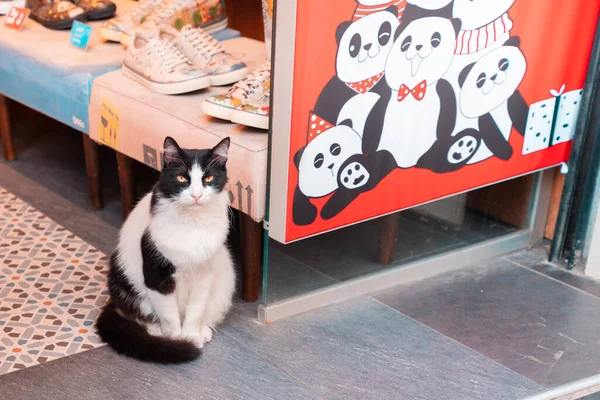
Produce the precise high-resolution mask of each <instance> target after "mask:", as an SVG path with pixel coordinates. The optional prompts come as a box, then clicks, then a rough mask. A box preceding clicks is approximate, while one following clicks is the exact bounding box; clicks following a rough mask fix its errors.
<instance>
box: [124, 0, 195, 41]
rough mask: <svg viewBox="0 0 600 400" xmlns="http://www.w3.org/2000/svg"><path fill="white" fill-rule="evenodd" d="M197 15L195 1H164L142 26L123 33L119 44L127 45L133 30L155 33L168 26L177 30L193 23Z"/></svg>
mask: <svg viewBox="0 0 600 400" xmlns="http://www.w3.org/2000/svg"><path fill="white" fill-rule="evenodd" d="M197 13H198V5H197V4H196V0H164V1H163V2H161V3H160V5H159V7H158V8H156V9H155V10H154V11H152V13H150V15H148V17H147V18H146V19H145V20H144V22H143V23H142V24H140V25H139V26H138V27H136V28H134V29H133V30H129V31H126V32H124V34H123V35H122V36H121V43H122V44H124V45H125V46H128V45H129V40H130V38H131V35H132V33H133V31H134V30H140V29H141V30H145V31H147V32H153V33H154V32H156V28H158V27H159V26H160V25H170V26H173V27H175V28H177V30H179V29H181V28H183V26H184V25H187V24H191V23H193V22H194V14H197Z"/></svg>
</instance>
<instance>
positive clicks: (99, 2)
mask: <svg viewBox="0 0 600 400" xmlns="http://www.w3.org/2000/svg"><path fill="white" fill-rule="evenodd" d="M73 3H74V4H75V5H76V6H77V7H81V8H83V10H84V11H85V16H86V17H87V19H88V21H97V20H100V19H106V18H111V17H112V16H113V15H115V12H116V11H117V5H116V4H115V3H113V2H112V1H110V0H73Z"/></svg>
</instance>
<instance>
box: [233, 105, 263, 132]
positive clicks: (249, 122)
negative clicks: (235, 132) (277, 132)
mask: <svg viewBox="0 0 600 400" xmlns="http://www.w3.org/2000/svg"><path fill="white" fill-rule="evenodd" d="M231 122H235V123H236V124H241V125H246V126H251V127H253V128H258V129H264V130H269V117H268V116H266V115H258V114H253V113H249V112H246V111H242V110H234V111H233V112H232V113H231Z"/></svg>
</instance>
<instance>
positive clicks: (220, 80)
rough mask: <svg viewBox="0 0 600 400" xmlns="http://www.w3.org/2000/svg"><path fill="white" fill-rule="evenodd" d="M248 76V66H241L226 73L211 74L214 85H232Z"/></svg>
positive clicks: (211, 81)
mask: <svg viewBox="0 0 600 400" xmlns="http://www.w3.org/2000/svg"><path fill="white" fill-rule="evenodd" d="M246 76H248V68H241V69H237V70H235V71H231V72H226V73H224V74H219V75H210V83H211V84H212V85H213V86H225V85H231V84H233V83H236V82H238V81H240V80H242V79H244V78H245V77H246Z"/></svg>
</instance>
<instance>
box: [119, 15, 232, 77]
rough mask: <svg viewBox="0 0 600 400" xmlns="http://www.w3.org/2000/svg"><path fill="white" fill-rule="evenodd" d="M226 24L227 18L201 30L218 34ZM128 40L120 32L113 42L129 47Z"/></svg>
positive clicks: (127, 35) (129, 36) (123, 33)
mask: <svg viewBox="0 0 600 400" xmlns="http://www.w3.org/2000/svg"><path fill="white" fill-rule="evenodd" d="M227 24H228V20H227V18H225V19H224V20H223V21H221V22H218V23H216V24H214V25H210V26H207V27H205V28H202V29H203V30H204V31H206V32H207V33H214V32H218V31H222V30H223V29H225V28H227ZM133 29H135V28H133ZM130 39H131V35H129V34H128V33H127V32H121V33H120V34H119V39H117V40H115V42H121V44H122V45H123V46H129V40H130ZM109 40H110V39H109ZM240 79H242V78H240ZM238 80H239V79H238Z"/></svg>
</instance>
